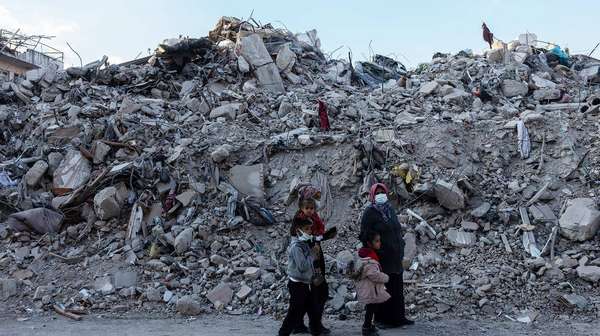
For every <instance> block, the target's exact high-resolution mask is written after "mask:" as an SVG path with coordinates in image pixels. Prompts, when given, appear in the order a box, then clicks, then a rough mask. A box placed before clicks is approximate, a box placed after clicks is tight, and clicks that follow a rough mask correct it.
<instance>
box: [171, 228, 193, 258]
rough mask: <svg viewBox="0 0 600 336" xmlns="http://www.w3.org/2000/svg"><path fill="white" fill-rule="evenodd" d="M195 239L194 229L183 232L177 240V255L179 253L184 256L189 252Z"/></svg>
mask: <svg viewBox="0 0 600 336" xmlns="http://www.w3.org/2000/svg"><path fill="white" fill-rule="evenodd" d="M193 239H194V229H192V228H187V229H185V230H183V231H181V232H180V233H179V234H178V235H177V237H176V238H175V253H177V254H178V255H182V254H184V253H185V252H187V251H188V250H189V249H190V247H191V245H192V240H193Z"/></svg>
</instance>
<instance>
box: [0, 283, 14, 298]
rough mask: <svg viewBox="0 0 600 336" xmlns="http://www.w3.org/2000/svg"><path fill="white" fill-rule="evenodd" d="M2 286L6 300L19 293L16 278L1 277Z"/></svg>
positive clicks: (0, 284) (3, 296) (0, 285)
mask: <svg viewBox="0 0 600 336" xmlns="http://www.w3.org/2000/svg"><path fill="white" fill-rule="evenodd" d="M0 287H2V299H4V300H6V299H8V298H9V297H11V296H15V295H17V280H15V279H0Z"/></svg>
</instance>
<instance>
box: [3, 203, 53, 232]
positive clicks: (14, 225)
mask: <svg viewBox="0 0 600 336" xmlns="http://www.w3.org/2000/svg"><path fill="white" fill-rule="evenodd" d="M63 220H64V215H63V214H61V213H59V212H56V211H53V210H50V209H46V208H36V209H30V210H25V211H21V212H17V213H14V214H11V215H10V216H9V217H8V219H7V220H6V224H7V225H8V226H9V227H10V228H11V229H12V230H13V231H15V232H36V233H39V234H45V233H54V232H58V231H59V230H60V228H61V225H62V222H63Z"/></svg>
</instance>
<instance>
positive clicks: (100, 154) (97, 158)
mask: <svg viewBox="0 0 600 336" xmlns="http://www.w3.org/2000/svg"><path fill="white" fill-rule="evenodd" d="M110 150H111V147H110V146H109V145H107V144H105V143H104V142H102V141H96V147H95V149H94V164H101V163H104V160H105V159H106V156H107V155H108V153H110Z"/></svg>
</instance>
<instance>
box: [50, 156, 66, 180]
mask: <svg viewBox="0 0 600 336" xmlns="http://www.w3.org/2000/svg"><path fill="white" fill-rule="evenodd" d="M62 160H63V155H62V154H60V153H58V152H52V153H50V154H48V174H50V175H54V172H55V171H56V169H57V168H58V166H59V165H60V163H61V162H62Z"/></svg>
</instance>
